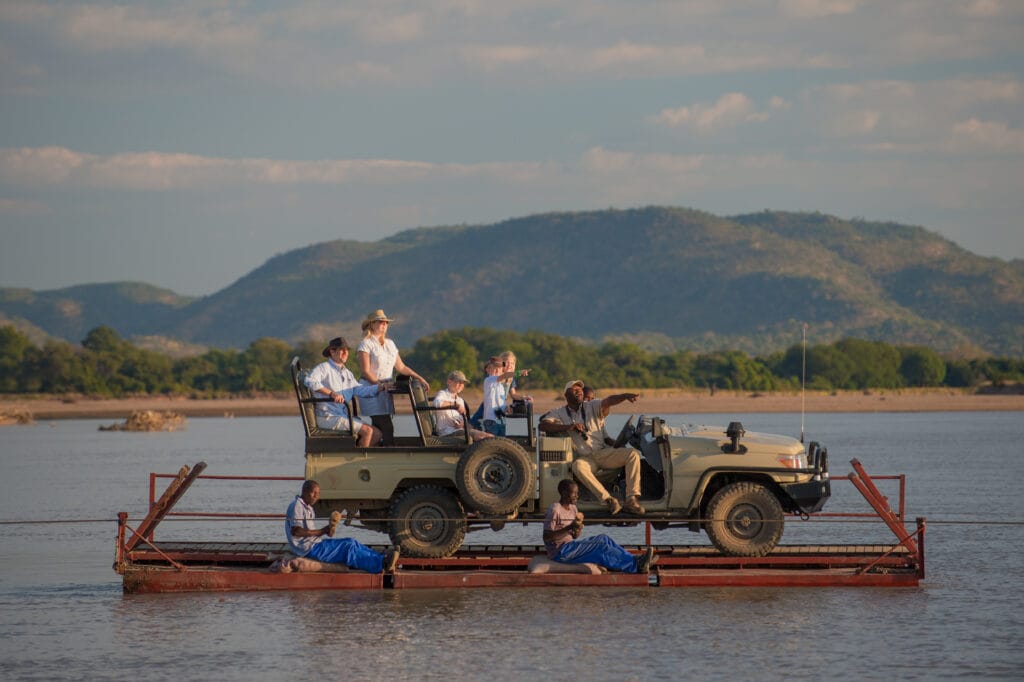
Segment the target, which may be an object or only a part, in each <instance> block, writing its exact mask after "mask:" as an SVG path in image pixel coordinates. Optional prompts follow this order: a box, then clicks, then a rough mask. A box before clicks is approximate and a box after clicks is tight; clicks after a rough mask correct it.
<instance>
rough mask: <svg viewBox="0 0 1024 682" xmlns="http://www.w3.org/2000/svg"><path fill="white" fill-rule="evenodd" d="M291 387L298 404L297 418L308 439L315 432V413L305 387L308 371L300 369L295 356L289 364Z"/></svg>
mask: <svg viewBox="0 0 1024 682" xmlns="http://www.w3.org/2000/svg"><path fill="white" fill-rule="evenodd" d="M291 369H292V386H293V387H294V388H295V399H296V400H297V401H298V403H299V416H301V417H302V426H303V428H304V429H305V431H306V436H307V437H309V436H310V435H312V434H313V432H314V431H315V430H316V413H315V411H314V405H313V403H311V402H309V399H310V398H311V397H312V395H311V393H310V390H309V387H308V386H306V376H307V375H308V374H309V371H308V370H304V369H302V364H301V363H300V362H299V357H298V356H295V357H294V358H292V362H291Z"/></svg>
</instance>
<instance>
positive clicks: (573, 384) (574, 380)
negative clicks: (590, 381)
mask: <svg viewBox="0 0 1024 682" xmlns="http://www.w3.org/2000/svg"><path fill="white" fill-rule="evenodd" d="M577 384H579V385H580V386H585V385H586V384H584V383H583V382H582V381H580V380H579V379H573V380H572V381H570V382H569V383H567V384H566V385H565V389H564V390H563V391H562V392H563V393H565V392H566V391H568V390H569V389H570V388H572V387H573V386H576V385H577Z"/></svg>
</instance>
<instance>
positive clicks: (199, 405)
mask: <svg viewBox="0 0 1024 682" xmlns="http://www.w3.org/2000/svg"><path fill="white" fill-rule="evenodd" d="M435 388H436V387H435ZM620 390H622V389H608V390H607V391H603V392H602V394H601V395H602V396H604V395H611V394H613V393H617V392H619V391H620ZM631 390H632V389H631ZM639 393H640V400H639V401H638V402H637V404H636V406H635V407H629V406H623V407H620V408H618V409H619V410H627V409H628V410H629V411H633V412H644V413H647V414H701V413H711V412H714V413H729V414H735V415H738V416H739V415H743V414H745V413H753V412H800V411H801V405H803V406H804V408H805V409H806V411H807V412H809V413H814V412H964V411H972V412H974V411H982V412H1004V411H1024V394H1020V393H1000V394H978V393H974V392H969V391H963V390H958V389H898V390H897V389H894V390H876V391H839V392H835V393H832V392H820V391H808V392H807V394H806V396H801V394H800V393H799V392H786V393H750V392H734V391H721V390H719V391H716V392H715V394H714V395H711V394H710V393H709V392H708V391H685V390H680V389H646V390H640V391H639ZM533 397H534V400H535V407H534V411H535V412H536V413H538V414H540V413H541V412H543V411H546V410H548V409H551V408H552V407H555V406H557V405H558V404H560V402H561V396H560V395H559V394H558V392H557V391H555V390H542V391H536V392H534V394H533ZM466 400H467V402H468V403H469V405H470V406H471V407H473V406H475V405H477V404H479V402H480V393H479V391H475V392H471V391H467V392H466ZM397 402H398V405H397V407H398V412H399V413H407V412H408V411H409V408H408V404H403V403H402V402H401V401H397ZM136 410H156V411H160V412H166V411H171V412H176V413H178V414H182V415H185V416H188V417H226V418H230V417H266V416H297V411H298V409H297V406H296V402H295V398H294V396H285V395H278V396H267V397H257V398H251V397H238V398H215V399H192V398H183V397H182V398H170V397H142V398H125V399H118V400H113V399H93V398H83V397H64V398H52V397H37V398H25V397H21V396H0V423H5V420H4V419H3V415H18V414H25V413H27V414H28V415H30V416H31V418H32V419H34V420H35V421H48V420H53V419H112V418H113V419H116V418H126V417H127V416H128V415H130V414H131V413H132V412H134V411H136ZM15 422H16V419H8V420H7V423H15Z"/></svg>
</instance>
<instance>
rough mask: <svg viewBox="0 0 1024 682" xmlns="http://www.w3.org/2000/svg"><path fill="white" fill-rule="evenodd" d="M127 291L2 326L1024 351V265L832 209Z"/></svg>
mask: <svg viewBox="0 0 1024 682" xmlns="http://www.w3.org/2000/svg"><path fill="white" fill-rule="evenodd" d="M122 288H124V287H122ZM127 289H128V290H127V292H126V291H123V290H119V289H118V288H117V287H115V286H114V285H104V288H102V289H97V288H96V287H76V288H73V289H65V290H60V291H56V292H41V293H39V294H33V293H31V292H25V291H24V290H2V291H0V318H5V319H7V320H8V321H11V322H14V323H15V324H16V325H19V328H22V329H26V328H29V327H32V326H34V327H36V328H38V329H41V330H43V331H45V332H46V333H49V334H51V335H53V336H55V337H59V338H64V339H69V340H79V339H81V337H82V334H83V333H84V331H85V330H86V329H88V328H90V327H91V326H95V325H98V324H106V325H109V326H111V327H113V328H115V329H117V330H118V331H119V332H120V333H122V334H123V335H125V336H129V337H131V336H136V335H162V336H165V337H169V338H174V339H180V340H183V341H188V342H192V343H201V344H208V345H213V346H220V347H235V348H244V347H245V346H246V345H247V344H249V343H251V342H252V341H253V340H255V339H258V338H261V337H275V338H280V339H285V340H287V341H289V342H293V343H298V342H301V341H302V340H304V339H313V340H320V339H325V338H329V337H331V336H335V335H337V334H339V333H340V334H344V335H346V336H356V335H358V333H359V322H360V321H361V320H362V319H363V317H365V315H366V314H367V313H368V312H370V311H372V310H374V309H377V308H383V309H384V310H385V311H386V312H387V313H388V314H389V315H390V316H392V317H394V318H395V319H396V323H395V324H394V325H393V330H392V334H393V336H395V338H396V339H397V340H398V341H399V343H400V344H402V345H403V346H409V345H411V344H413V343H414V342H415V341H416V340H417V339H419V338H421V337H423V336H425V335H428V334H431V333H434V332H437V331H440V330H445V329H452V328H458V327H462V326H473V327H489V328H494V329H505V330H510V331H516V332H525V331H527V330H539V331H543V332H547V333H552V334H556V335H560V336H568V337H573V338H576V339H579V340H582V341H590V342H600V341H609V340H612V341H621V342H629V343H634V344H636V345H638V346H639V347H641V348H645V349H649V350H655V351H659V352H668V351H674V350H686V349H689V350H702V351H710V350H724V349H736V350H742V351H746V352H750V353H757V354H763V353H769V352H772V351H778V350H781V349H784V348H786V347H788V346H789V345H790V344H792V343H793V342H794V341H796V340H798V339H799V338H800V333H801V325H802V323H807V324H808V325H809V328H810V330H811V338H812V339H813V341H814V342H816V343H829V342H833V341H837V340H839V339H842V338H845V337H856V338H861V339H865V340H870V341H884V342H886V343H890V344H906V345H915V344H919V345H925V346H929V347H931V348H934V349H936V350H938V351H940V352H943V353H952V354H956V355H959V356H964V357H973V356H981V355H985V354H995V355H1009V356H1021V355H1024V264H1022V263H1021V261H1012V262H1007V261H1003V260H1000V259H996V258H984V257H981V256H977V255H975V254H972V253H970V252H968V251H965V250H964V249H962V248H960V247H958V246H957V245H955V244H953V243H952V242H950V241H948V240H946V239H944V238H942V237H940V236H938V235H937V234H935V233H933V232H929V231H928V230H926V229H924V228H921V227H910V226H905V225H898V224H891V223H872V222H865V221H860V220H842V219H839V218H836V217H833V216H827V215H822V214H817V213H784V212H763V213H756V214H750V215H742V216H735V217H731V218H723V217H718V216H714V215H710V214H707V213H702V212H698V211H693V210H688V209H682V208H664V207H650V208H642V209H634V210H622V211H620V210H606V211H591V212H579V213H551V214H543V215H535V216H529V217H524V218H517V219H514V220H508V221H505V222H502V223H497V224H494V225H478V226H452V227H435V228H421V229H417V230H410V231H407V232H403V233H400V234H398V235H395V236H394V237H391V238H388V239H383V240H381V241H378V242H373V243H362V242H352V241H334V242H328V243H324V244H317V245H313V246H310V247H306V248H302V249H297V250H295V251H291V252H288V253H285V254H282V255H279V256H276V257H274V258H272V259H270V260H269V261H267V263H265V264H264V265H263V266H261V267H259V268H257V269H256V270H254V271H253V272H251V273H249V274H248V275H246V276H245V277H243V278H242V279H240V280H238V281H237V282H235V283H234V284H232V285H231V286H229V287H227V288H226V289H224V290H222V291H219V292H216V293H214V294H212V295H210V296H206V297H203V298H200V299H196V300H191V301H190V300H186V299H182V298H181V297H176V296H174V295H173V294H171V293H170V292H160V290H155V289H152V288H150V289H151V291H150V292H149V296H148V298H147V297H140V296H139V294H138V292H139V291H142V287H141V285H132V286H130V287H128V288H127ZM13 292H20V293H19V294H17V295H15V293H13ZM86 293H88V294H89V296H88V297H87V296H86V295H85V294H86ZM128 294H131V295H128Z"/></svg>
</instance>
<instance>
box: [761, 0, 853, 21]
mask: <svg viewBox="0 0 1024 682" xmlns="http://www.w3.org/2000/svg"><path fill="white" fill-rule="evenodd" d="M862 4H863V3H862V2H861V1H860V0H780V2H779V9H781V10H782V12H783V13H784V14H786V15H788V16H791V17H797V18H800V19H817V18H819V17H829V16H836V15H844V14H852V13H854V12H856V11H857V9H858V8H859V7H860V5H862Z"/></svg>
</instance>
